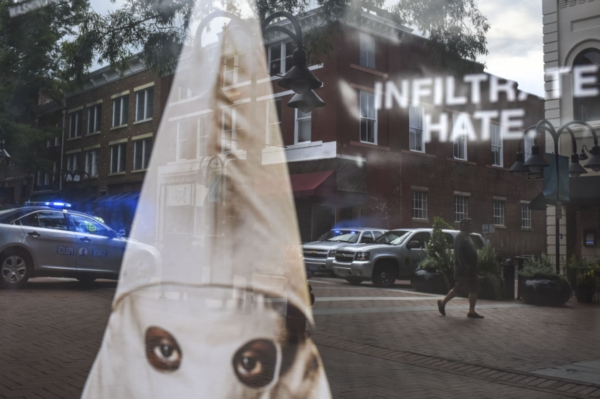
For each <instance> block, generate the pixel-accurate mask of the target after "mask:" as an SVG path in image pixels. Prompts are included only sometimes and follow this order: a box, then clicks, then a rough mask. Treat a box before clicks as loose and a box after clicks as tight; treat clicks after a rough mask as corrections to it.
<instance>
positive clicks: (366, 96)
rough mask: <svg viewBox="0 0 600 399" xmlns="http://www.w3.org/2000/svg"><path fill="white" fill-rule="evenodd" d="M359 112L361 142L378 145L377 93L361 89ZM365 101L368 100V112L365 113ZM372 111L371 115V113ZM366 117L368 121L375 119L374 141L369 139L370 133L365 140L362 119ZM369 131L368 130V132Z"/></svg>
mask: <svg viewBox="0 0 600 399" xmlns="http://www.w3.org/2000/svg"><path fill="white" fill-rule="evenodd" d="M359 101H360V104H359V112H360V124H359V135H360V136H359V139H360V142H361V143H369V144H375V145H377V139H378V138H377V130H378V129H377V109H375V94H374V93H370V92H368V91H362V90H361V91H360V95H359ZM363 101H367V112H366V113H367V114H366V115H363ZM370 113H372V114H371V115H369V114H370ZM363 119H366V120H368V121H373V122H374V123H373V130H374V132H373V141H368V140H367V139H368V134H367V135H366V139H365V140H363V137H362V136H363V134H362V133H363V132H362V125H363V124H362V121H363ZM367 133H368V132H367Z"/></svg>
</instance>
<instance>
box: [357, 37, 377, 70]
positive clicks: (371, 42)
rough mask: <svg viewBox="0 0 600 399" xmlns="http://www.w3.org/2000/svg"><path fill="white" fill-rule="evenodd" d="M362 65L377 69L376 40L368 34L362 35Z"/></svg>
mask: <svg viewBox="0 0 600 399" xmlns="http://www.w3.org/2000/svg"><path fill="white" fill-rule="evenodd" d="M360 65H361V66H364V67H367V68H371V69H375V39H373V37H371V36H369V35H367V34H366V33H361V34H360Z"/></svg>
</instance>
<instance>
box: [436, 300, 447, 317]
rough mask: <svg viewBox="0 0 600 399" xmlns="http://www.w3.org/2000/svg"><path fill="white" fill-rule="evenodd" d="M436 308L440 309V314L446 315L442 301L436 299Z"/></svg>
mask: <svg viewBox="0 0 600 399" xmlns="http://www.w3.org/2000/svg"><path fill="white" fill-rule="evenodd" d="M438 310H439V311H440V314H441V315H442V316H446V309H445V306H443V305H442V301H439V300H438Z"/></svg>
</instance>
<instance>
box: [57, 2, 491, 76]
mask: <svg viewBox="0 0 600 399" xmlns="http://www.w3.org/2000/svg"><path fill="white" fill-rule="evenodd" d="M111 1H112V2H114V1H115V0H111ZM394 1H395V2H393V3H392V5H389V4H390V3H389V2H385V1H383V0H359V1H350V0H316V4H317V5H318V6H320V7H321V10H322V16H323V18H324V20H325V23H324V24H322V25H321V26H320V27H317V28H315V29H313V31H312V32H305V39H306V47H307V50H308V51H309V56H311V58H312V59H313V61H314V60H319V59H321V58H323V57H325V56H326V55H327V54H328V53H329V52H330V51H331V49H332V48H333V41H334V39H335V33H336V32H337V30H336V26H335V24H331V23H328V22H332V21H336V20H338V19H340V18H342V17H344V18H350V19H352V18H356V17H357V16H358V15H359V14H360V12H361V11H367V12H370V13H373V14H378V15H381V16H383V17H385V18H389V19H392V20H394V21H396V22H398V23H401V24H403V25H405V26H409V27H412V28H414V29H416V30H417V31H418V32H421V33H422V34H423V35H425V36H426V37H427V38H428V39H429V40H416V42H418V43H419V45H422V46H424V47H425V48H426V50H427V51H430V53H431V54H433V55H434V58H435V59H437V60H438V61H444V63H445V65H449V64H455V65H459V64H460V63H462V64H464V62H463V61H462V60H464V59H467V60H471V61H474V60H475V59H476V57H477V56H479V55H484V54H487V49H486V45H487V41H486V38H485V34H486V32H487V31H488V29H489V24H488V22H487V19H486V18H485V17H484V16H483V15H482V14H481V12H480V11H479V10H478V8H477V5H476V1H475V0H394ZM198 4H199V5H200V7H199V9H198V10H197V12H194V10H195V5H196V1H195V0H125V2H124V4H123V6H122V7H121V8H120V9H119V10H117V11H114V12H111V13H109V14H108V15H100V14H97V13H93V12H91V13H89V14H88V15H87V20H86V22H85V23H84V24H81V26H80V31H79V34H78V35H77V38H76V39H75V40H74V41H72V42H71V43H69V44H68V45H66V46H65V50H66V54H67V55H68V56H69V66H70V69H69V72H70V76H71V77H73V78H81V76H82V75H83V73H85V72H86V71H87V69H88V68H89V67H90V66H91V65H92V62H93V60H94V59H95V58H97V59H98V60H100V62H101V63H103V62H107V63H110V64H111V65H113V66H120V67H121V68H123V67H124V66H126V65H127V62H128V61H129V60H130V59H131V56H132V54H133V53H134V52H141V56H142V59H143V60H144V61H145V62H146V64H147V65H149V66H150V67H151V68H152V69H154V70H155V71H157V72H158V73H161V74H166V73H170V72H172V71H173V70H174V67H175V63H176V56H177V55H178V54H179V52H180V49H181V48H182V46H183V45H185V44H188V45H191V44H193V42H192V41H189V42H188V43H186V42H185V40H186V33H187V32H188V29H189V28H190V27H191V26H195V25H194V22H198V21H199V20H201V19H202V18H204V17H205V16H207V15H208V14H209V13H211V12H213V11H215V10H216V9H217V8H216V7H217V6H218V7H219V9H224V10H226V11H230V12H233V13H234V14H238V15H242V16H243V17H245V18H247V17H250V18H257V19H259V20H261V21H262V20H264V19H265V17H266V16H268V15H270V14H271V13H273V12H275V11H289V12H291V13H293V14H298V13H302V12H305V11H307V9H308V7H309V0H257V1H256V3H255V4H254V7H253V9H252V10H251V12H250V15H249V11H250V10H246V9H244V7H243V6H242V1H241V0H239V1H238V0H224V1H220V2H215V3H212V2H209V1H199V0H198ZM458 60H460V62H457V61H458Z"/></svg>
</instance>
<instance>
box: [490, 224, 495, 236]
mask: <svg viewBox="0 0 600 399" xmlns="http://www.w3.org/2000/svg"><path fill="white" fill-rule="evenodd" d="M495 232H496V226H494V225H493V224H490V234H494V233H495Z"/></svg>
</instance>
